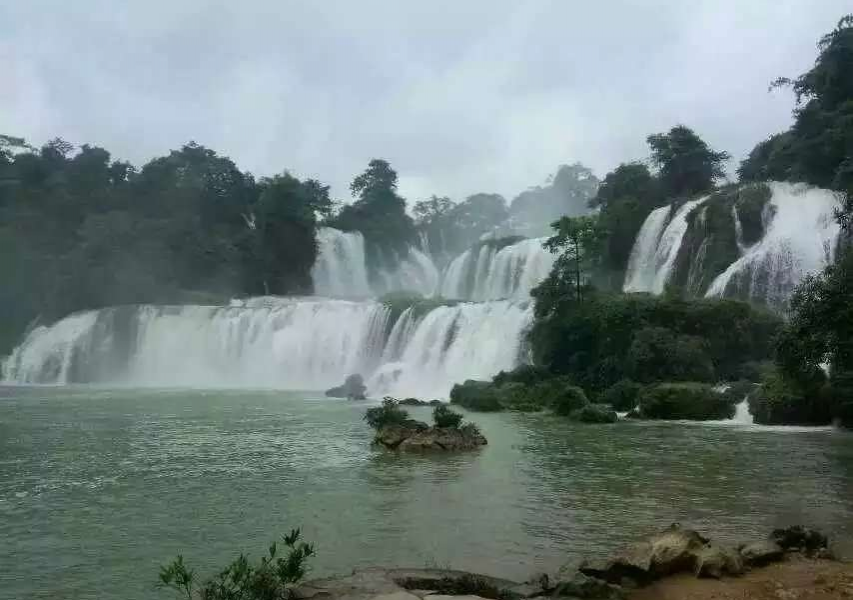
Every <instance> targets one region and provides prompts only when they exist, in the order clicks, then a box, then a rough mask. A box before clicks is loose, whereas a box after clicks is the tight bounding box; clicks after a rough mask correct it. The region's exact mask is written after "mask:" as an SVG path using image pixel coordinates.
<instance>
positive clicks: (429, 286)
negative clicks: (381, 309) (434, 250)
mask: <svg viewBox="0 0 853 600" xmlns="http://www.w3.org/2000/svg"><path fill="white" fill-rule="evenodd" d="M379 279H380V281H381V285H380V288H381V289H377V290H375V291H376V292H378V293H381V294H385V293H388V292H398V291H406V292H417V293H418V294H420V295H422V296H434V295H435V293H436V291H437V290H438V282H439V279H440V275H439V273H438V269H437V268H436V267H435V264H434V263H433V262H432V259H431V258H430V257H429V256H427V255H426V254H424V253H423V252H421V251H420V250H418V249H417V248H415V247H410V248H409V254H408V256H406V257H405V258H404V259H402V260H400V261H398V262H397V266H396V268H394V269H393V270H381V271H380V272H379Z"/></svg>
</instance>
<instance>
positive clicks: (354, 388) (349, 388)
mask: <svg viewBox="0 0 853 600" xmlns="http://www.w3.org/2000/svg"><path fill="white" fill-rule="evenodd" d="M366 394H367V387H366V386H365V385H364V378H362V376H361V375H359V374H358V373H355V374H353V375H350V376H349V377H347V378H346V380H345V381H344V384H343V385H340V386H338V387H333V388H330V389H328V390H326V396H328V397H330V398H348V399H350V400H364V399H365V397H366Z"/></svg>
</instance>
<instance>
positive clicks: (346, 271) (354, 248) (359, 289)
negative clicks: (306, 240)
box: [311, 227, 372, 298]
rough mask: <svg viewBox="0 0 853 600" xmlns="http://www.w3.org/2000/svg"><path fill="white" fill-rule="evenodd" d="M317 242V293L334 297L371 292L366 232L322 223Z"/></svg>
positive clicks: (314, 273) (314, 274)
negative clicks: (339, 228)
mask: <svg viewBox="0 0 853 600" xmlns="http://www.w3.org/2000/svg"><path fill="white" fill-rule="evenodd" d="M317 243H318V246H319V247H318V252H317V260H316V261H315V263H314V267H313V268H312V269H311V278H312V280H313V281H314V293H315V294H317V295H318V296H329V297H332V298H367V297H369V296H371V294H372V291H371V289H370V284H369V283H368V279H367V264H366V259H365V253H364V236H362V235H361V233H360V232H358V231H351V232H345V231H340V230H338V229H333V228H332V227H321V228H320V229H319V230H318V231H317Z"/></svg>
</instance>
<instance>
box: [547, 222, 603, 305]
mask: <svg viewBox="0 0 853 600" xmlns="http://www.w3.org/2000/svg"><path fill="white" fill-rule="evenodd" d="M553 228H554V231H555V232H556V233H555V235H553V236H552V237H550V238H548V240H547V241H546V242H545V244H544V246H545V248H547V249H548V250H550V251H551V252H553V253H555V254H558V256H557V260H556V261H555V263H554V268H553V269H552V270H551V273H550V274H549V275H548V277H547V278H546V279H545V281H543V282H542V283H541V284H540V285H539V286H538V287H537V288H536V289H534V290H533V296H534V298H536V312H537V314H540V315H544V314H547V313H548V312H550V310H551V308H552V307H553V306H554V305H555V303H556V302H558V301H560V300H562V299H565V298H569V297H571V298H573V299H574V301H575V302H581V301H582V300H583V291H584V289H585V288H586V287H587V285H588V284H589V280H590V276H591V271H592V267H593V266H594V264H595V262H596V261H597V259H598V257H599V252H600V243H601V240H602V237H603V235H602V234H603V232H602V229H601V226H600V224H599V222H598V218H597V217H596V216H582V217H563V218H562V219H560V220H559V221H555V222H554V223H553Z"/></svg>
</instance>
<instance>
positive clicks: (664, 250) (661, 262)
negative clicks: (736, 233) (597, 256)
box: [623, 196, 708, 294]
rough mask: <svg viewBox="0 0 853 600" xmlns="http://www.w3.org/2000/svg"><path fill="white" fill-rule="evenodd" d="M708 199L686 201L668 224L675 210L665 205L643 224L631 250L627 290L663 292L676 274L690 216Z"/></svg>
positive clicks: (625, 286) (705, 197)
mask: <svg viewBox="0 0 853 600" xmlns="http://www.w3.org/2000/svg"><path fill="white" fill-rule="evenodd" d="M707 199H708V196H704V197H702V198H698V199H696V200H690V201H689V202H685V203H684V204H682V205H681V207H679V208H678V210H677V211H676V212H675V215H673V217H672V219H671V220H670V221H669V222H668V223H666V218H667V216H668V215H669V213H670V212H671V207H669V206H664V207H661V208H658V209H655V210H654V211H652V213H651V214H650V215H649V216H648V217H647V218H646V221H645V223H643V227H642V229H641V230H640V233H639V235H638V236H637V241H636V242H635V244H634V248H632V250H631V257H630V259H629V261H628V271H627V273H626V275H625V285H624V286H623V289H624V291H626V292H652V293H654V294H660V293H661V292H663V290H664V287H666V284H667V282H668V281H669V278H670V276H671V275H672V267H673V265H674V264H675V259H676V257H677V256H678V249H679V248H680V247H681V241H682V240H683V239H684V234H685V232H686V231H687V225H688V223H687V215H689V214H690V213H691V212H692V211H693V209H694V208H696V207H697V206H699V205H700V204H702V203H703V202H705V200H707ZM664 223H666V227H665V228H664V227H663V224H664Z"/></svg>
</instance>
